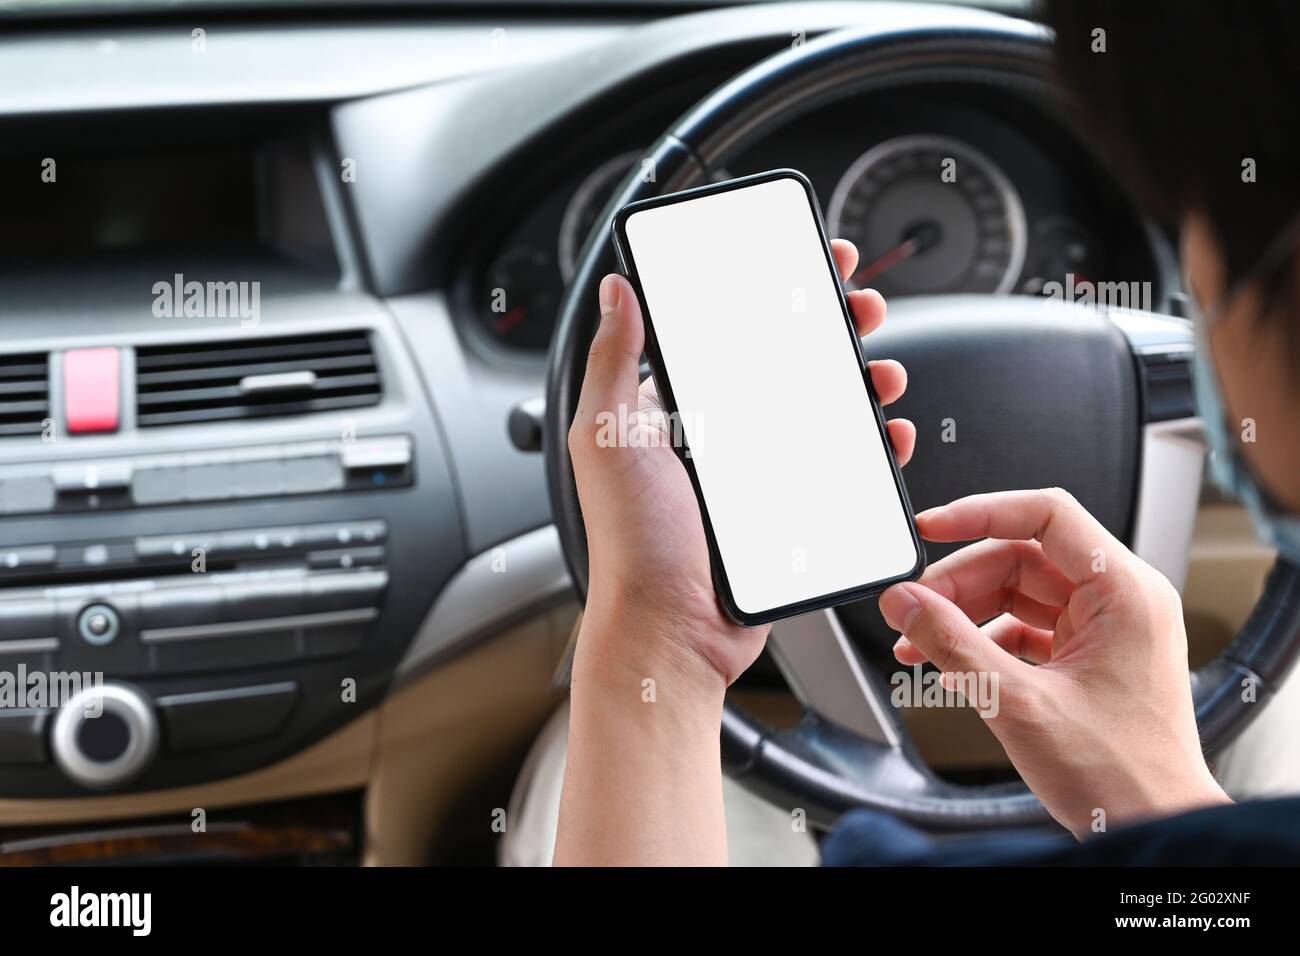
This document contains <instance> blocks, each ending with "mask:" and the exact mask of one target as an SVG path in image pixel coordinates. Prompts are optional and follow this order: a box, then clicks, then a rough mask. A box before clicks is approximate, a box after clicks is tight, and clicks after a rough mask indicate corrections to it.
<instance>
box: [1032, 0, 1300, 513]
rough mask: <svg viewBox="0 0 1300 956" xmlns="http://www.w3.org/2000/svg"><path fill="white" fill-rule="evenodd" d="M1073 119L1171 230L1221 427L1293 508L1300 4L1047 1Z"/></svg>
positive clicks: (1296, 497)
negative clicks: (1210, 370) (1207, 347)
mask: <svg viewBox="0 0 1300 956" xmlns="http://www.w3.org/2000/svg"><path fill="white" fill-rule="evenodd" d="M1044 6H1045V19H1046V21H1047V23H1048V25H1049V26H1051V27H1052V28H1053V29H1054V30H1055V31H1056V44H1057V51H1058V52H1057V55H1058V59H1059V61H1060V65H1061V72H1062V74H1063V77H1064V80H1065V84H1066V86H1067V88H1069V89H1070V90H1071V92H1072V93H1073V94H1074V96H1075V98H1076V99H1077V101H1078V103H1079V105H1080V108H1081V116H1080V120H1081V122H1082V123H1083V125H1084V127H1085V129H1086V130H1087V131H1088V132H1089V133H1091V134H1092V135H1093V137H1094V138H1095V140H1096V141H1097V142H1098V144H1099V146H1100V147H1101V149H1102V151H1103V152H1104V153H1105V154H1106V155H1107V156H1108V157H1110V158H1111V160H1112V161H1113V162H1114V164H1115V165H1116V167H1117V168H1118V169H1119V170H1120V172H1121V174H1122V175H1124V176H1125V178H1126V179H1127V180H1128V181H1129V183H1130V184H1131V186H1132V187H1133V189H1134V191H1135V192H1136V194H1137V195H1138V197H1139V198H1140V199H1141V200H1143V201H1144V202H1145V203H1146V204H1147V206H1148V207H1149V208H1150V209H1151V211H1152V212H1153V213H1154V214H1155V215H1156V216H1157V217H1159V218H1161V219H1164V220H1165V221H1166V222H1168V223H1170V224H1172V225H1176V226H1177V227H1178V228H1179V230H1180V233H1181V246H1182V254H1183V265H1184V268H1185V270H1186V272H1187V275H1188V277H1189V280H1190V283H1191V285H1192V289H1191V290H1189V291H1190V292H1192V294H1194V295H1195V296H1196V298H1197V300H1198V301H1199V302H1200V304H1201V305H1202V306H1203V307H1204V308H1205V309H1207V310H1211V311H1213V310H1215V309H1216V308H1222V312H1221V314H1219V315H1217V316H1216V318H1217V321H1216V322H1215V323H1214V325H1213V327H1212V329H1211V330H1210V332H1209V340H1210V344H1211V351H1212V353H1213V354H1212V358H1213V361H1214V364H1215V367H1216V369H1217V372H1218V378H1219V382H1220V385H1221V389H1222V392H1223V398H1224V402H1225V404H1226V406H1227V409H1228V413H1229V417H1230V419H1231V422H1230V426H1234V427H1235V426H1236V425H1237V423H1239V422H1241V420H1243V419H1250V420H1251V421H1252V422H1253V424H1254V434H1255V435H1256V436H1257V441H1255V442H1252V443H1247V444H1245V445H1244V446H1243V447H1242V451H1243V454H1244V455H1245V456H1246V459H1247V461H1248V462H1249V463H1250V465H1251V467H1252V469H1253V470H1254V471H1255V473H1256V474H1257V475H1258V476H1259V479H1260V480H1261V481H1262V482H1263V484H1264V485H1265V486H1266V487H1267V489H1268V490H1269V491H1270V492H1271V493H1272V495H1273V496H1274V497H1275V498H1276V499H1277V500H1278V502H1279V503H1280V504H1281V505H1282V506H1284V507H1285V508H1287V509H1288V510H1290V511H1294V512H1300V428H1297V426H1296V417H1297V415H1300V241H1297V242H1292V243H1291V244H1290V245H1289V247H1286V248H1284V249H1283V250H1282V254H1280V255H1279V254H1278V243H1279V239H1280V237H1283V236H1286V235H1287V234H1288V230H1290V231H1291V232H1290V235H1291V236H1293V237H1295V239H1296V240H1300V230H1296V229H1295V226H1296V222H1297V219H1298V217H1300V111H1297V109H1296V105H1295V95H1296V93H1297V91H1300V4H1296V3H1294V2H1290V0H1257V2H1252V3H1241V2H1233V0H1200V2H1196V3H1188V2H1179V0H1091V2H1087V3H1081V2H1078V0H1045V4H1044Z"/></svg>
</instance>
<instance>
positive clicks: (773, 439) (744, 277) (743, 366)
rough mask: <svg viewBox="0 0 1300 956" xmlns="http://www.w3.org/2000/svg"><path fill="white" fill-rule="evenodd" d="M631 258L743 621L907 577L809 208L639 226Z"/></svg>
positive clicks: (674, 210) (741, 194)
mask: <svg viewBox="0 0 1300 956" xmlns="http://www.w3.org/2000/svg"><path fill="white" fill-rule="evenodd" d="M625 233H626V239H627V245H628V252H629V253H630V255H631V259H632V262H633V264H634V266H635V268H636V271H637V274H638V277H639V279H640V283H641V287H642V291H643V294H644V296H645V301H646V306H647V308H648V310H649V313H650V314H649V321H650V323H651V325H652V326H653V328H654V333H655V336H656V337H657V339H658V342H659V350H660V355H661V358H662V362H663V366H664V372H665V373H666V374H667V377H668V382H669V385H670V387H671V389H672V392H673V395H674V397H675V398H676V401H677V412H678V415H679V416H680V418H679V421H678V422H677V423H676V424H677V425H678V426H679V427H680V429H681V432H682V434H683V435H684V437H685V439H686V444H687V447H688V449H689V452H690V457H691V459H692V460H693V462H694V465H695V469H696V474H697V476H698V478H699V484H700V490H701V493H702V496H703V498H704V503H705V508H706V509H707V512H708V517H709V520H710V521H711V522H712V525H713V532H714V537H715V539H716V541H717V546H718V552H719V555H720V557H721V560H722V566H723V569H724V571H725V574H726V578H727V581H728V583H729V584H730V587H731V593H732V597H733V599H734V601H735V603H736V606H737V608H738V609H739V610H740V611H741V612H742V613H744V614H752V615H756V614H760V613H764V612H767V611H772V610H775V609H777V608H783V607H786V606H788V605H791V604H796V603H800V602H804V601H811V600H813V599H817V598H822V597H826V596H828V595H831V594H835V593H837V592H840V591H846V590H849V589H851V588H859V587H862V586H864V585H867V584H875V583H876V582H879V581H884V580H887V579H890V578H894V577H899V576H902V575H905V574H907V573H908V572H909V571H911V570H912V569H913V567H914V566H915V565H916V563H917V557H918V555H917V553H916V546H915V543H914V541H913V538H912V533H911V529H910V527H909V523H908V520H907V517H906V515H905V512H904V505H903V501H902V497H901V495H900V493H899V490H898V487H897V485H896V484H895V482H894V477H893V473H892V470H891V468H890V464H889V459H888V457H887V454H886V451H885V446H884V441H885V438H884V436H883V435H882V434H881V433H880V429H879V427H878V425H877V423H876V419H875V415H874V413H873V411H872V408H871V398H870V396H869V395H868V393H867V388H866V385H865V383H864V381H863V375H862V369H861V366H860V365H859V362H858V356H857V354H856V352H855V345H854V342H853V339H852V338H851V333H850V332H849V330H848V328H847V326H846V323H845V319H844V313H843V311H842V309H841V306H840V302H839V297H838V296H837V294H836V286H835V283H836V282H838V277H837V276H836V275H835V273H834V272H833V271H832V269H831V266H830V264H829V263H828V262H827V259H826V254H825V252H824V250H823V247H822V242H821V237H820V236H819V234H818V228H817V223H816V220H815V219H814V218H813V212H812V207H811V204H810V199H809V193H808V192H807V191H806V190H805V188H804V186H803V185H802V184H801V183H800V182H799V181H798V180H796V179H792V178H784V177H783V178H779V179H772V180H767V181H764V182H761V183H758V184H756V185H752V186H745V187H740V188H736V189H731V190H728V191H725V192H719V193H713V194H710V195H705V196H701V197H699V198H696V199H690V200H686V201H682V202H677V203H673V204H670V205H666V206H658V207H652V208H648V209H643V210H638V211H636V212H633V213H632V214H631V215H630V216H629V217H628V218H627V220H626V222H625Z"/></svg>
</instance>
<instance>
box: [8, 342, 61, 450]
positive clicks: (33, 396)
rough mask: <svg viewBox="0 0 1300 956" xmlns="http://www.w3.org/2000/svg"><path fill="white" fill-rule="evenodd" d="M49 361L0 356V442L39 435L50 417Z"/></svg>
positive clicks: (40, 355) (40, 356)
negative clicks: (9, 438)
mask: <svg viewBox="0 0 1300 956" xmlns="http://www.w3.org/2000/svg"><path fill="white" fill-rule="evenodd" d="M49 378H50V360H49V357H48V356H46V355H45V354H43V353H38V354H34V355H0V438H7V437H10V436H13V435H39V434H41V432H42V430H43V429H44V427H45V420H46V419H47V418H49V415H50V388H49Z"/></svg>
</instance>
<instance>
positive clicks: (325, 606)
mask: <svg viewBox="0 0 1300 956" xmlns="http://www.w3.org/2000/svg"><path fill="white" fill-rule="evenodd" d="M387 587H388V573H387V572H385V571H348V572H344V573H340V574H316V575H312V576H311V577H309V578H307V589H306V598H307V607H308V609H309V610H311V611H313V612H316V611H341V610H345V609H348V608H361V607H374V606H375V605H376V604H377V603H378V602H379V599H380V597H381V596H382V595H383V593H384V590H385V589H386V588H387Z"/></svg>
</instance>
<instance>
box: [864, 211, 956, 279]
mask: <svg viewBox="0 0 1300 956" xmlns="http://www.w3.org/2000/svg"><path fill="white" fill-rule="evenodd" d="M938 241H939V227H938V226H936V225H935V224H934V223H932V222H924V223H921V224H920V225H919V226H914V227H913V228H911V229H909V230H907V232H906V233H905V234H904V238H903V241H902V242H900V243H899V244H898V245H896V246H894V248H892V249H890V250H889V251H888V252H886V253H885V254H884V255H883V256H881V257H880V258H878V259H875V260H873V261H871V262H868V263H867V264H866V265H865V266H863V267H862V268H860V269H858V271H857V272H855V273H853V275H852V276H851V277H850V278H849V281H850V282H856V283H857V284H858V285H860V286H862V285H866V284H867V283H869V282H870V281H871V280H872V279H874V278H876V276H878V275H880V274H881V273H882V272H884V271H885V270H886V269H892V268H893V267H894V266H896V265H898V264H899V263H900V262H903V261H905V260H907V259H910V258H911V257H912V256H914V255H916V254H917V253H918V252H925V251H926V250H927V249H930V248H932V247H933V246H934V245H935V243H937V242H938Z"/></svg>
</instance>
